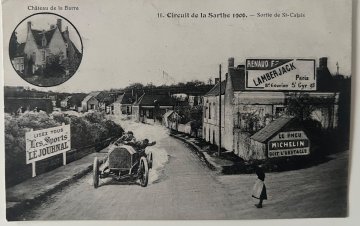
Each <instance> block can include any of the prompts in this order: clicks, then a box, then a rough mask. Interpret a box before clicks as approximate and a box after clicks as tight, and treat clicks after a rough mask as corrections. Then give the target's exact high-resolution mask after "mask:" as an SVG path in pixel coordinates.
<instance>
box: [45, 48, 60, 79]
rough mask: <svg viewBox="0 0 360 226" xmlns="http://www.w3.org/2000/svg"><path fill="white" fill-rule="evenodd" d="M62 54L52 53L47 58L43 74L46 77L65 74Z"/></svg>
mask: <svg viewBox="0 0 360 226" xmlns="http://www.w3.org/2000/svg"><path fill="white" fill-rule="evenodd" d="M65 66H66V65H64V62H63V56H62V54H61V53H60V54H55V55H50V56H49V57H48V58H47V62H46V65H45V68H44V69H43V74H44V75H45V76H46V77H57V76H63V75H65V69H66V67H65Z"/></svg>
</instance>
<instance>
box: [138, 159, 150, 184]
mask: <svg viewBox="0 0 360 226" xmlns="http://www.w3.org/2000/svg"><path fill="white" fill-rule="evenodd" d="M139 180H140V185H141V187H146V186H147V184H148V181H149V165H148V161H147V159H146V158H145V157H141V159H140V166H139Z"/></svg>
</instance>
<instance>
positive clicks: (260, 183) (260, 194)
mask: <svg viewBox="0 0 360 226" xmlns="http://www.w3.org/2000/svg"><path fill="white" fill-rule="evenodd" d="M255 173H256V175H257V180H256V181H255V185H254V188H253V192H252V197H254V198H256V199H259V203H258V204H255V206H256V207H257V208H262V203H263V200H267V193H266V187H265V183H264V181H265V173H264V171H263V169H262V168H261V167H256V169H255Z"/></svg>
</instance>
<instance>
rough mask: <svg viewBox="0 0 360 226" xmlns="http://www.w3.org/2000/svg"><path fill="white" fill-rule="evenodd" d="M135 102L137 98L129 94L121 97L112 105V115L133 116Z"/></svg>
mask: <svg viewBox="0 0 360 226" xmlns="http://www.w3.org/2000/svg"><path fill="white" fill-rule="evenodd" d="M134 101H135V98H134V97H133V96H132V95H131V94H129V93H124V94H122V95H120V96H119V97H118V98H117V99H116V101H115V102H114V103H113V104H112V107H113V108H112V109H111V110H112V113H113V114H114V115H131V114H132V104H133V103H134Z"/></svg>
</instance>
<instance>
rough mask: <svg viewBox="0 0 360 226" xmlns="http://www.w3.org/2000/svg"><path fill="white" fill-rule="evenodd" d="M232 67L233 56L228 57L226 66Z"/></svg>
mask: <svg viewBox="0 0 360 226" xmlns="http://www.w3.org/2000/svg"><path fill="white" fill-rule="evenodd" d="M233 67H234V57H230V58H229V59H228V68H233Z"/></svg>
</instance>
